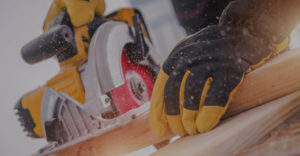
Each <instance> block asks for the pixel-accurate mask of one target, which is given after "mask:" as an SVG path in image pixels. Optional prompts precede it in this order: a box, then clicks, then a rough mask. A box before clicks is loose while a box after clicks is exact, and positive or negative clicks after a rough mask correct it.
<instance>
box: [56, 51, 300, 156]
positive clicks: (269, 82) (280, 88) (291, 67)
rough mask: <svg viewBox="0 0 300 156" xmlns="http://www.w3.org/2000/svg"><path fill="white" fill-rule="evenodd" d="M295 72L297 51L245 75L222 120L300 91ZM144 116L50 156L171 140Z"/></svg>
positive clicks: (120, 150)
mask: <svg viewBox="0 0 300 156" xmlns="http://www.w3.org/2000/svg"><path fill="white" fill-rule="evenodd" d="M299 69H300V49H297V50H293V51H289V52H286V53H284V54H282V55H280V56H278V57H276V58H275V59H273V60H271V61H269V62H268V63H267V64H265V65H264V66H262V67H260V68H258V69H257V70H255V71H252V72H251V73H249V74H247V75H246V77H245V80H244V82H243V83H242V84H241V86H240V87H239V89H238V90H237V93H236V95H235V96H234V98H233V101H232V102H231V104H230V106H229V109H228V112H227V113H226V116H227V117H228V116H232V115H234V114H237V113H240V112H243V111H245V110H248V109H250V108H253V107H256V106H259V105H262V104H264V103H266V102H268V101H272V100H274V99H276V98H279V97H282V96H285V95H288V94H290V93H292V92H295V91H297V90H300V72H299ZM147 116H148V113H145V114H143V115H142V116H139V117H138V118H136V119H135V120H133V121H132V122H130V123H129V124H127V125H125V126H122V127H120V128H118V129H115V130H112V131H110V132H108V133H105V134H103V135H101V136H98V137H95V138H92V139H90V140H87V141H85V142H82V143H79V144H77V145H74V146H72V147H70V148H68V149H65V150H63V151H59V152H57V153H54V154H52V155H53V156H58V155H59V156H60V155H86V154H83V153H84V152H90V153H89V154H88V155H104V156H118V155H124V154H127V153H130V152H133V151H135V150H138V149H141V148H144V147H147V146H149V145H152V144H156V143H159V142H161V141H164V140H166V139H168V138H171V137H173V136H174V135H173V134H172V133H171V132H170V131H168V132H167V133H166V134H165V135H164V136H161V137H158V136H155V135H154V134H153V133H152V132H151V129H150V127H149V124H148V120H147ZM87 149H88V150H87Z"/></svg>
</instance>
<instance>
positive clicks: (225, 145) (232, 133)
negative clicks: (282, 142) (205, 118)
mask: <svg viewBox="0 0 300 156" xmlns="http://www.w3.org/2000/svg"><path fill="white" fill-rule="evenodd" d="M298 110H300V91H297V92H295V93H293V94H291V95H288V96H285V97H283V98H280V99H278V100H275V101H272V102H270V103H268V104H265V105H262V106H259V107H257V108H254V109H252V110H249V111H247V112H245V113H242V114H239V115H237V116H235V117H233V119H229V120H228V121H224V122H223V123H222V124H221V125H220V126H218V127H217V128H215V129H214V130H212V131H210V132H207V133H204V134H200V135H196V136H188V137H184V138H181V139H179V140H177V141H175V142H174V143H172V144H170V145H168V146H166V147H164V148H162V149H160V150H158V151H157V152H156V153H154V154H153V155H155V156H166V155H172V156H177V155H178V156H182V155H189V156H198V155H214V156H226V155H236V154H237V153H239V152H240V151H241V150H243V149H244V148H245V147H248V146H250V145H252V144H254V143H256V142H257V141H258V140H259V139H260V138H262V137H263V136H265V135H266V134H267V133H268V132H270V131H271V130H272V129H274V128H275V127H276V126H278V125H279V124H280V123H282V122H283V121H284V120H286V119H287V118H289V117H291V116H292V115H293V113H295V112H297V111H298Z"/></svg>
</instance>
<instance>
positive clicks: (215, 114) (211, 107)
mask: <svg viewBox="0 0 300 156" xmlns="http://www.w3.org/2000/svg"><path fill="white" fill-rule="evenodd" d="M242 77H243V74H242V73H239V72H232V73H229V74H228V72H227V73H226V75H224V73H220V74H217V75H214V78H215V79H212V84H211V87H210V89H209V90H208V92H207V95H206V98H205V102H204V105H203V107H201V108H200V111H199V114H198V116H197V119H196V125H197V129H198V131H199V132H200V133H203V132H206V131H209V130H211V129H212V128H214V127H215V126H216V125H217V124H218V122H219V121H220V119H221V117H222V116H223V114H224V113H225V111H226V109H227V107H228V104H229V102H230V101H231V98H232V96H233V94H234V93H235V91H236V88H237V86H238V85H239V83H240V82H241V81H242Z"/></svg>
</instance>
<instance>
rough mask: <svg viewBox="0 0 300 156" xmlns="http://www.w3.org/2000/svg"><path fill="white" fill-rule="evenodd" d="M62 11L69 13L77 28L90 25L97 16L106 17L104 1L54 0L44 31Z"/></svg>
mask: <svg viewBox="0 0 300 156" xmlns="http://www.w3.org/2000/svg"><path fill="white" fill-rule="evenodd" d="M62 11H67V12H68V14H69V16H70V18H71V22H72V24H73V25H74V26H75V27H79V26H82V25H85V24H88V23H90V22H91V21H92V20H93V19H94V16H95V15H98V16H100V17H102V16H104V11H105V3H104V0H54V1H53V3H52V5H51V7H50V9H49V11H48V15H47V17H46V19H45V22H44V27H43V29H44V31H47V30H48V27H49V25H50V23H51V21H52V20H53V19H54V18H55V17H56V16H57V15H58V14H59V13H60V12H62Z"/></svg>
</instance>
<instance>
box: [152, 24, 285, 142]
mask: <svg viewBox="0 0 300 156" xmlns="http://www.w3.org/2000/svg"><path fill="white" fill-rule="evenodd" d="M286 43H287V42H286V41H285V42H284V45H286ZM283 47H285V46H281V47H277V46H274V45H272V44H270V42H266V41H265V40H264V39H262V38H260V37H256V36H253V35H251V34H250V33H248V32H247V30H246V29H242V28H233V27H230V26H225V25H216V26H210V27H207V28H205V29H203V30H201V31H200V32H198V33H196V34H194V35H192V36H190V37H188V38H187V39H185V40H183V41H182V42H180V43H179V44H177V45H176V46H175V48H174V49H173V50H172V52H171V54H170V55H169V57H168V58H167V60H166V61H165V62H164V64H163V65H162V69H161V71H160V72H159V75H158V77H157V80H156V83H155V86H154V90H153V94H152V100H151V106H150V114H149V115H150V116H149V121H150V125H151V127H152V130H153V132H154V133H156V134H158V135H162V134H163V133H164V132H165V131H166V129H167V128H168V127H169V128H170V129H171V130H172V131H173V132H174V133H175V134H177V135H180V136H184V135H186V134H187V133H188V134H189V135H194V134H196V133H198V132H200V133H202V132H206V131H208V130H211V129H212V128H213V127H215V126H216V125H217V124H218V122H219V120H220V119H221V117H222V116H223V114H224V113H225V111H226V109H227V108H228V104H229V102H230V100H231V98H232V96H233V94H234V93H235V91H236V89H237V87H238V86H239V84H240V83H241V82H242V80H243V77H244V74H245V73H246V72H247V71H250V70H251V68H254V67H256V66H257V65H260V64H263V62H264V61H265V60H266V59H267V58H269V57H270V55H271V54H272V52H274V51H280V50H282V49H283Z"/></svg>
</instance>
